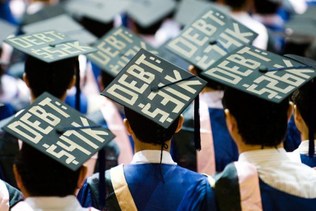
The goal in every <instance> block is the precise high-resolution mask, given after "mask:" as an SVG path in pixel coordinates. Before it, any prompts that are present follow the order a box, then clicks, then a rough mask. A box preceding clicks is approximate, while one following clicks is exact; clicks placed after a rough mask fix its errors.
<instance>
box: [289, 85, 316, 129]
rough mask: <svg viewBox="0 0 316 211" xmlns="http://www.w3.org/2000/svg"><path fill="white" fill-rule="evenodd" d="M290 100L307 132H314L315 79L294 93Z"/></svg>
mask: <svg viewBox="0 0 316 211" xmlns="http://www.w3.org/2000/svg"><path fill="white" fill-rule="evenodd" d="M292 100H293V102H294V103H295V105H296V108H297V109H298V111H299V112H300V114H301V116H302V118H303V119H304V122H305V123H306V125H307V127H308V129H309V130H312V131H314V133H315V131H316V81H315V79H314V80H312V81H311V82H308V83H307V84H305V85H303V86H302V87H301V88H300V89H299V90H297V91H295V92H294V94H293V96H292Z"/></svg>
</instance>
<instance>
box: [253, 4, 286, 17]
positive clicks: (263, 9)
mask: <svg viewBox="0 0 316 211" xmlns="http://www.w3.org/2000/svg"><path fill="white" fill-rule="evenodd" d="M280 6H281V4H280V3H278V2H273V1H270V0H254V8H255V11H256V13H258V14H260V15H272V14H275V13H277V12H278V10H279V8H280Z"/></svg>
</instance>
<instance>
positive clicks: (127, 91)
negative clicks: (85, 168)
mask: <svg viewBox="0 0 316 211" xmlns="http://www.w3.org/2000/svg"><path fill="white" fill-rule="evenodd" d="M204 86H205V81H204V80H202V79H200V78H198V77H196V76H194V75H191V74H190V73H188V72H186V71H184V70H182V69H180V68H178V67H176V66H174V65H172V64H170V63H169V62H167V61H165V60H162V59H161V58H159V57H157V56H155V55H154V54H151V53H149V52H148V51H145V50H143V49H141V50H140V51H139V52H138V53H137V54H136V55H135V57H133V58H132V60H131V61H130V62H129V63H128V64H127V66H126V67H124V68H123V70H122V71H121V72H120V74H119V75H118V76H117V77H116V78H115V79H114V81H113V82H112V83H111V84H110V85H109V86H108V87H106V89H105V90H104V92H102V95H104V96H106V97H108V98H110V99H112V100H114V101H116V102H117V103H119V104H121V105H123V106H124V110H125V115H126V119H124V125H125V127H126V129H127V131H128V132H129V134H130V135H131V136H132V137H133V140H134V145H135V148H134V149H135V154H134V156H133V160H132V162H131V163H130V164H127V165H119V166H117V167H114V168H112V169H110V170H108V171H106V178H105V180H106V185H107V193H106V195H104V196H103V197H104V198H105V199H106V208H107V209H110V210H125V209H128V210H177V208H178V206H179V204H180V203H181V201H182V199H183V196H184V195H185V193H186V192H187V191H188V190H189V189H190V188H191V187H197V186H198V187H199V189H200V190H202V192H203V194H201V195H199V196H197V197H199V198H203V199H206V200H207V202H206V203H205V204H204V207H203V208H204V209H207V210H215V208H216V207H215V204H214V199H213V198H212V196H213V191H212V189H211V186H210V185H209V182H208V177H207V176H205V175H200V174H198V173H196V172H193V171H190V170H188V169H185V168H182V167H179V166H178V165H177V164H176V163H175V162H174V161H173V160H172V158H171V155H170V153H169V151H170V141H171V138H172V136H173V135H174V133H176V132H178V131H179V130H180V129H181V126H182V123H183V117H182V116H181V115H180V114H181V113H182V111H183V110H184V109H185V108H186V107H187V106H188V105H189V104H190V103H191V102H192V100H193V99H194V98H195V97H196V96H197V95H198V93H199V92H200V91H201V90H202V88H203V87H204ZM209 179H211V178H209ZM99 182H100V181H99V180H98V179H97V175H93V176H92V177H90V178H88V179H87V182H86V183H85V184H84V186H83V188H82V189H81V190H80V192H79V194H78V198H79V200H80V201H81V203H82V204H83V205H84V206H94V207H96V208H99V204H98V203H97V200H96V199H97V196H98V195H99V193H98V191H96V186H97V185H98V183H99ZM206 196H209V197H210V198H207V197H206ZM101 197H102V195H101ZM162 199H163V202H162Z"/></svg>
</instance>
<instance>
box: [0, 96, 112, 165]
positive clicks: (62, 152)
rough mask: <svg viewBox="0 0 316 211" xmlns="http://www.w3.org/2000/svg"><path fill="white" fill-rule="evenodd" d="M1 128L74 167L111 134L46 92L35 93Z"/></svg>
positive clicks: (100, 145)
mask: <svg viewBox="0 0 316 211" xmlns="http://www.w3.org/2000/svg"><path fill="white" fill-rule="evenodd" d="M3 130H5V131H7V132H8V133H10V134H12V135H13V136H15V137H17V138H19V139H21V140H22V141H23V142H25V143H27V144H30V145H31V146H33V147H34V148H36V149H37V150H39V151H41V152H43V153H44V154H46V155H48V156H50V157H51V158H53V159H55V160H57V161H58V162H60V163H61V164H63V165H65V166H66V167H68V168H70V169H72V170H74V171H75V170H77V169H78V168H79V167H80V166H81V165H82V164H83V163H84V162H85V161H87V160H88V159H89V158H90V157H91V156H93V155H94V154H95V153H96V152H97V151H99V150H100V149H101V148H103V147H104V146H105V145H106V144H107V143H108V142H109V141H111V140H112V139H113V138H114V135H113V134H112V133H111V131H109V130H108V129H105V128H100V126H99V125H96V124H95V123H93V122H92V121H90V120H88V119H87V118H86V117H85V116H83V115H82V114H80V113H79V112H78V111H76V110H75V109H73V108H71V107H70V106H68V105H66V104H64V103H63V102H61V101H60V100H59V99H57V98H55V97H53V96H52V95H50V94H49V93H44V94H42V95H41V96H39V97H38V98H37V99H36V100H35V101H34V102H33V103H32V105H30V106H29V107H28V108H26V109H25V110H24V111H23V112H22V113H21V114H19V115H18V116H16V117H14V118H13V119H12V120H11V121H10V122H9V123H8V124H7V125H5V126H4V128H3Z"/></svg>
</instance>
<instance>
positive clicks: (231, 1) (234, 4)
mask: <svg viewBox="0 0 316 211" xmlns="http://www.w3.org/2000/svg"><path fill="white" fill-rule="evenodd" d="M224 2H225V4H226V5H228V6H229V7H230V8H232V9H242V8H243V7H244V6H245V4H246V0H224Z"/></svg>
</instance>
